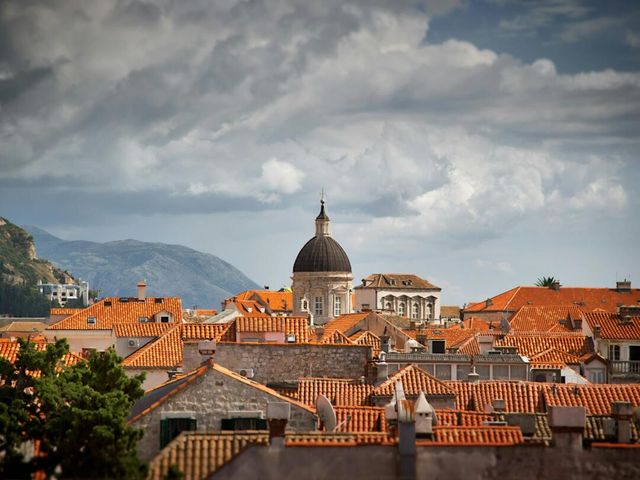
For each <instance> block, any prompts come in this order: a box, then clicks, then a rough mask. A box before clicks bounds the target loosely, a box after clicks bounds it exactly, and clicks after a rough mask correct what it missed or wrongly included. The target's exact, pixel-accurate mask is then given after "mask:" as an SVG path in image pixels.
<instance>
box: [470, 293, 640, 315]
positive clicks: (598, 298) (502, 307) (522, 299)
mask: <svg viewBox="0 0 640 480" xmlns="http://www.w3.org/2000/svg"><path fill="white" fill-rule="evenodd" d="M491 300H492V302H493V305H490V306H487V305H486V302H484V301H483V302H477V303H471V304H469V305H467V307H466V308H465V309H464V311H465V312H496V311H497V312H500V311H508V312H515V311H517V310H518V309H520V308H521V307H524V306H525V305H539V306H545V305H565V306H576V307H579V308H581V309H582V310H584V311H593V310H596V309H601V310H605V311H608V312H615V311H616V309H617V307H618V306H619V305H637V304H638V302H639V301H640V289H637V288H633V289H631V290H630V291H627V292H624V291H618V290H616V289H612V288H577V287H560V288H559V289H558V290H553V289H552V288H548V287H515V288H512V289H511V290H508V291H506V292H504V293H501V294H499V295H496V296H495V297H492V298H491Z"/></svg>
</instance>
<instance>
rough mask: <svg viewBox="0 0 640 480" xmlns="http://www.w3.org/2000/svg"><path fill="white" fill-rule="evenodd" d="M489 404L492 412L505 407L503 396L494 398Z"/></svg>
mask: <svg viewBox="0 0 640 480" xmlns="http://www.w3.org/2000/svg"><path fill="white" fill-rule="evenodd" d="M491 406H492V407H493V411H494V412H504V411H505V410H506V409H507V407H506V402H505V401H504V398H494V399H493V402H491Z"/></svg>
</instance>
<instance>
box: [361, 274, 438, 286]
mask: <svg viewBox="0 0 640 480" xmlns="http://www.w3.org/2000/svg"><path fill="white" fill-rule="evenodd" d="M364 280H365V282H366V287H364V286H363V285H358V286H357V287H356V288H384V289H402V290H440V287H436V286H435V285H433V284H432V283H429V282H428V281H427V280H425V279H423V278H420V277H418V276H417V275H413V274H410V273H374V274H372V275H369V276H368V277H366V278H365V279H364Z"/></svg>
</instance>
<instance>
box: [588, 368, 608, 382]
mask: <svg viewBox="0 0 640 480" xmlns="http://www.w3.org/2000/svg"><path fill="white" fill-rule="evenodd" d="M587 378H588V379H589V381H590V382H591V383H605V382H604V370H601V369H598V370H589V373H588V377H587Z"/></svg>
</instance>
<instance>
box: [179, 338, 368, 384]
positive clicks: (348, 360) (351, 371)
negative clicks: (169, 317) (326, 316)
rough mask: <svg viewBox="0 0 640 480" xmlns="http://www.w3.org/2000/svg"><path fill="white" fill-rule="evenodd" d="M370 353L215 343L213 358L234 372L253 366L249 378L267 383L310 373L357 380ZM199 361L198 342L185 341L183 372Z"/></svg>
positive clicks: (320, 347)
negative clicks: (251, 375) (252, 371)
mask: <svg viewBox="0 0 640 480" xmlns="http://www.w3.org/2000/svg"><path fill="white" fill-rule="evenodd" d="M370 355H371V348H370V347H368V346H366V345H312V344H282V345H273V344H264V343H218V345H217V349H216V353H215V355H214V357H213V360H214V361H215V362H217V363H219V364H220V365H222V366H223V367H227V368H229V369H231V370H234V371H238V370H240V369H246V368H253V370H254V373H255V376H254V377H253V379H252V380H255V381H256V382H260V383H268V382H282V381H295V380H298V378H299V377H309V376H314V377H322V376H325V377H341V378H352V379H359V378H360V377H362V376H364V375H365V368H366V364H367V360H368V358H369V356H370ZM201 362H202V358H201V357H200V354H199V353H198V345H197V343H196V342H185V344H184V354H183V369H184V371H185V372H188V371H190V370H193V369H194V368H196V367H197V366H199V365H200V363H201Z"/></svg>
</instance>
